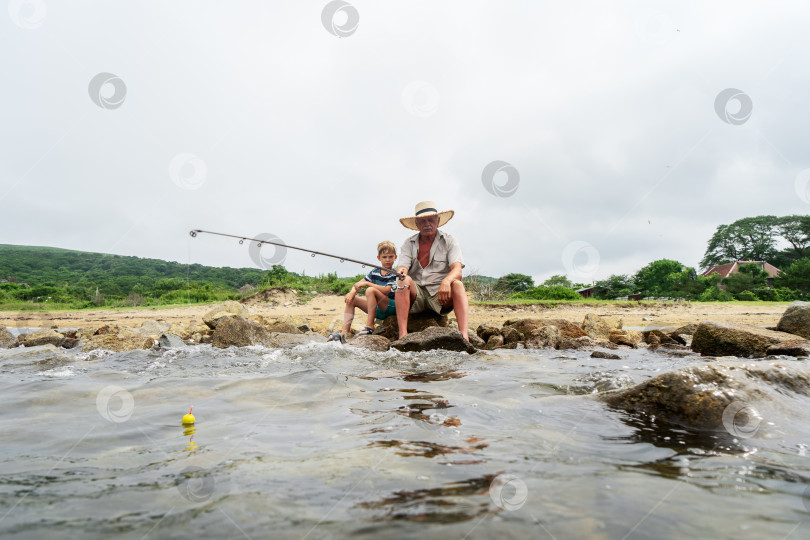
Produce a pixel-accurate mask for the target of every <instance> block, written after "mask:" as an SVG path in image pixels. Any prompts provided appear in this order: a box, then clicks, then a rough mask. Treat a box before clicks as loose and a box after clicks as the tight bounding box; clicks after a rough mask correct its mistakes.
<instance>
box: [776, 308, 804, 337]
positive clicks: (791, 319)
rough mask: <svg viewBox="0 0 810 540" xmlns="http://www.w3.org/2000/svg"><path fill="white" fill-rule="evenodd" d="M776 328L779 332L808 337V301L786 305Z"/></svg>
mask: <svg viewBox="0 0 810 540" xmlns="http://www.w3.org/2000/svg"><path fill="white" fill-rule="evenodd" d="M776 328H777V329H778V330H779V331H780V332H787V333H789V334H795V335H797V336H801V337H803V338H805V339H810V302H799V301H796V302H793V303H792V304H790V305H789V306H788V308H787V309H786V310H785V312H784V313H783V314H782V317H781V318H780V319H779V323H778V324H777V325H776Z"/></svg>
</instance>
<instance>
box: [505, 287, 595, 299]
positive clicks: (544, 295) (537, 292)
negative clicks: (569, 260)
mask: <svg viewBox="0 0 810 540" xmlns="http://www.w3.org/2000/svg"><path fill="white" fill-rule="evenodd" d="M511 298H530V299H532V300H582V296H581V295H580V294H579V293H578V292H576V291H575V290H573V289H569V288H568V287H563V286H562V285H552V286H551V287H544V286H543V285H540V286H538V287H534V288H532V289H529V290H528V291H525V292H521V293H515V294H513V295H512V296H511Z"/></svg>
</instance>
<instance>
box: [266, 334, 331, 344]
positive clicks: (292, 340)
mask: <svg viewBox="0 0 810 540" xmlns="http://www.w3.org/2000/svg"><path fill="white" fill-rule="evenodd" d="M270 337H271V338H273V339H274V340H275V341H276V342H278V344H279V346H280V347H294V346H295V345H303V344H305V343H326V338H325V337H323V336H322V335H320V334H316V333H314V332H313V333H310V334H302V333H301V332H297V333H290V332H270Z"/></svg>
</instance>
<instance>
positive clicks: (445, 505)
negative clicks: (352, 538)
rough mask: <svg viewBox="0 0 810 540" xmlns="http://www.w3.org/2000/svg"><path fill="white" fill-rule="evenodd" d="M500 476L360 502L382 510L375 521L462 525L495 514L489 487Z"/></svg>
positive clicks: (400, 492) (486, 476) (365, 506)
mask: <svg viewBox="0 0 810 540" xmlns="http://www.w3.org/2000/svg"><path fill="white" fill-rule="evenodd" d="M496 476H497V474H487V475H484V476H481V477H479V478H470V479H468V480H463V481H460V482H451V483H448V484H445V485H444V486H442V487H438V488H427V489H417V490H410V491H396V492H394V493H393V494H392V495H391V496H390V497H385V498H383V499H381V500H379V501H369V502H361V503H358V504H357V506H359V507H360V508H365V509H370V510H375V511H379V512H378V513H377V514H376V515H374V516H372V517H371V518H370V519H371V520H373V521H395V520H405V521H415V522H420V523H458V522H462V521H469V520H471V519H474V518H476V517H478V516H482V515H484V514H487V513H494V512H496V511H497V510H496V509H493V508H492V507H491V504H490V502H491V501H490V498H489V487H490V485H491V484H492V481H493V480H494V479H495V477H496Z"/></svg>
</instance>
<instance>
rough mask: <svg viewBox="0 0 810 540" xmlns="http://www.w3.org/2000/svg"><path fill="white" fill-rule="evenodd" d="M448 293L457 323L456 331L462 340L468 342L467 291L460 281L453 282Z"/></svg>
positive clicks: (468, 307)
mask: <svg viewBox="0 0 810 540" xmlns="http://www.w3.org/2000/svg"><path fill="white" fill-rule="evenodd" d="M450 293H451V295H452V299H453V311H454V312H455V314H456V321H457V322H458V331H459V332H461V335H462V336H464V339H466V340H467V341H470V335H469V330H468V329H467V314H468V312H469V309H470V306H469V303H468V302H467V291H466V289H465V288H464V284H463V283H462V282H460V281H454V282H453V285H451V287H450Z"/></svg>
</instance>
